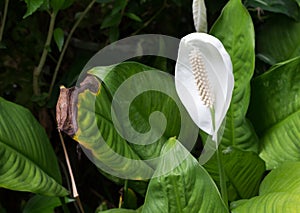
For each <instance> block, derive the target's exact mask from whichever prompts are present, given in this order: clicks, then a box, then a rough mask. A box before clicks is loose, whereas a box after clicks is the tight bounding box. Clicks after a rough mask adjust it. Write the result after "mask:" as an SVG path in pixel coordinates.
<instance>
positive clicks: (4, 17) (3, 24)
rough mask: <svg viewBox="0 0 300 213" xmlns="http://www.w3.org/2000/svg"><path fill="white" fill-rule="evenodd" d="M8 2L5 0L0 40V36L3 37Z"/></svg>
mask: <svg viewBox="0 0 300 213" xmlns="http://www.w3.org/2000/svg"><path fill="white" fill-rule="evenodd" d="M8 3H9V0H5V4H4V11H3V18H2V22H1V27H0V42H1V41H2V38H3V32H4V26H5V22H6V17H7V11H8Z"/></svg>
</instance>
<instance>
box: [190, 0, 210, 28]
mask: <svg viewBox="0 0 300 213" xmlns="http://www.w3.org/2000/svg"><path fill="white" fill-rule="evenodd" d="M192 9H193V19H194V25H195V29H196V31H197V32H203V33H206V32H207V20H206V7H205V2H204V0H193V8H192Z"/></svg>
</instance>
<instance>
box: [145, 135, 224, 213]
mask: <svg viewBox="0 0 300 213" xmlns="http://www.w3.org/2000/svg"><path fill="white" fill-rule="evenodd" d="M170 151H171V152H172V153H173V161H170V160H169V159H163V160H162V161H161V162H160V163H159V166H158V168H157V170H156V171H155V172H160V173H161V171H160V170H165V169H166V168H168V167H169V164H172V163H174V162H176V161H177V160H180V158H179V156H180V155H186V152H188V151H187V150H186V149H185V148H184V147H183V146H182V145H181V144H180V143H178V141H177V140H176V139H175V138H171V139H169V140H168V142H167V143H166V144H165V145H164V147H163V149H162V151H161V155H164V154H166V153H167V152H170ZM157 211H159V212H162V213H164V212H165V213H173V212H174V213H177V212H198V213H200V212H227V210H226V207H225V205H224V203H223V201H222V199H221V196H220V194H219V192H218V189H217V187H216V185H215V183H214V182H213V180H212V179H211V177H210V176H209V174H208V173H207V172H206V170H205V169H204V168H203V167H202V166H200V164H199V163H198V162H197V160H196V159H195V158H194V157H193V156H192V155H191V154H189V153H188V155H187V157H186V159H185V160H184V161H183V162H181V163H180V165H179V166H178V167H176V168H175V169H174V170H172V171H170V172H169V173H167V174H165V175H162V176H158V177H155V178H153V179H151V180H150V183H149V188H148V191H147V195H146V200H145V204H144V206H143V209H142V212H143V213H148V212H149V213H150V212H151V213H152V212H157Z"/></svg>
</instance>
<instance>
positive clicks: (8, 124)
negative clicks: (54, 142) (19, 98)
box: [0, 98, 68, 196]
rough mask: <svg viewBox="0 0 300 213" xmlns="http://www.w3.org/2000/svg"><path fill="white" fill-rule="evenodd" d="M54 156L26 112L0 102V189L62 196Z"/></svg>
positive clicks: (11, 104) (36, 124)
mask: <svg viewBox="0 0 300 213" xmlns="http://www.w3.org/2000/svg"><path fill="white" fill-rule="evenodd" d="M60 184H61V176H60V171H59V167H58V163H57V160H56V156H55V153H54V151H53V149H52V147H51V144H50V142H49V140H48V137H47V135H46V133H45V131H44V129H43V128H42V127H41V126H40V124H39V123H38V122H37V121H36V120H35V119H34V117H33V116H32V114H31V113H30V112H29V110H27V109H25V108H23V107H21V106H19V105H16V104H14V103H11V102H8V101H5V100H4V99H3V98H0V187H4V188H8V189H12V190H18V191H30V192H34V193H39V194H43V195H50V196H65V195H67V194H68V192H67V190H66V189H65V188H64V187H62V186H61V185H60Z"/></svg>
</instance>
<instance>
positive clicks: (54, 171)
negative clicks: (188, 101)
mask: <svg viewBox="0 0 300 213" xmlns="http://www.w3.org/2000/svg"><path fill="white" fill-rule="evenodd" d="M205 3H206V7H207V22H208V33H209V34H211V35H213V36H215V37H217V38H218V39H219V40H220V41H221V42H222V43H223V45H224V47H225V48H226V50H227V51H228V53H229V55H230V57H231V60H232V65H233V73H234V78H235V84H234V91H233V95H232V100H231V103H230V107H229V110H228V112H227V115H226V124H225V126H224V134H223V137H222V140H221V145H220V149H221V155H222V158H223V162H224V171H223V172H224V174H223V175H224V176H225V178H226V186H227V196H228V206H229V207H227V203H226V202H225V203H224V200H222V197H221V195H220V181H219V180H220V178H219V176H220V173H219V170H218V165H217V159H216V158H217V157H216V156H213V157H212V158H211V159H210V160H209V161H208V162H207V163H206V164H204V165H203V166H201V165H200V164H199V163H198V161H197V158H199V155H200V153H201V149H202V147H203V143H204V142H205V141H206V140H207V138H208V137H209V136H207V135H206V134H205V133H204V132H200V133H199V137H198V140H197V144H196V146H195V147H194V148H193V150H192V151H191V153H189V152H187V151H186V149H185V148H184V147H182V146H181V145H180V144H179V143H178V142H177V141H176V140H175V138H176V137H178V132H179V130H178V129H180V113H181V111H180V107H179V109H175V110H174V108H176V104H175V103H174V102H173V100H171V98H169V97H167V96H166V95H162V94H160V93H157V92H154V91H151V92H149V93H146V94H143V95H140V96H139V99H136V100H135V101H134V102H133V103H132V107H131V108H130V110H131V111H130V113H131V114H130V116H131V117H130V118H131V119H132V125H133V126H134V127H135V128H136V129H137V130H139V131H140V132H146V131H147V130H148V129H149V125H148V123H147V122H145V121H147V119H148V117H149V115H150V114H151V112H153V111H161V112H163V113H164V114H165V116H166V118H167V121H168V125H167V126H166V132H165V133H164V134H163V136H162V137H161V138H159V140H158V142H157V143H156V144H151V145H149V146H147V149H141V148H140V147H139V146H135V145H130V144H129V143H128V142H127V141H126V140H125V139H123V138H122V137H121V136H120V135H118V133H117V131H116V130H115V128H114V127H113V126H112V125H111V121H112V119H113V118H112V117H111V115H110V113H111V112H110V110H108V109H110V105H111V103H112V97H111V94H110V93H112V94H114V93H115V91H116V89H117V88H118V86H120V84H121V83H122V82H124V81H125V80H126V79H128V78H129V77H130V76H132V75H134V74H138V73H139V72H141V71H142V70H146V69H149V66H150V67H153V72H156V71H163V72H167V73H170V74H174V66H175V63H174V61H171V60H169V59H166V58H163V57H155V56H147V57H145V56H144V57H137V58H134V59H133V60H134V61H135V62H125V63H121V64H119V65H116V66H114V67H113V68H112V67H105V66H103V67H95V68H93V69H91V70H89V71H88V73H89V74H90V75H91V76H94V77H95V78H97V79H98V81H99V82H98V83H99V85H101V93H94V92H92V91H89V90H84V91H83V92H82V93H79V94H78V99H80V100H81V102H80V103H81V104H79V106H78V116H79V117H80V116H81V120H82V121H83V122H82V124H81V125H79V127H78V131H77V132H76V133H75V134H74V135H72V137H68V136H66V135H65V137H64V139H65V142H66V146H67V150H68V153H69V155H70V161H71V165H72V168H73V172H74V176H75V179H76V183H77V186H78V191H79V194H80V199H81V203H82V205H83V207H84V210H85V212H102V211H106V212H228V211H232V212H236V213H239V212H274V211H275V210H276V211H277V212H298V211H300V209H299V204H298V203H299V202H300V197H299V191H300V176H299V175H300V174H299V171H300V152H299V147H300V129H299V126H300V117H299V113H300V86H299V82H300V39H299V32H300V22H299V21H300V1H299V0H288V1H270V0H260V1H258V0H245V1H241V0H229V1H226V0H222V1H220V0H208V1H206V2H205ZM191 5H192V1H191V0H188V1H187V0H163V1H161V0H151V1H150V0H137V1H129V0H84V1H79V0H35V1H34V0H25V1H16V0H5V1H2V2H1V5H0V9H1V13H0V18H1V26H0V48H1V49H0V62H1V63H0V96H1V97H0V213H2V212H3V213H5V212H31V213H32V212H53V211H54V209H55V212H76V211H77V212H80V210H79V207H78V202H75V200H74V199H72V196H71V193H70V191H71V187H70V182H69V174H68V171H67V168H66V164H65V157H64V153H63V148H62V146H61V142H60V139H59V136H58V133H57V128H56V120H55V105H56V103H57V99H58V95H59V86H60V85H64V86H65V87H72V86H74V85H75V83H76V81H77V79H78V76H79V75H80V73H81V71H82V69H83V67H84V65H85V64H86V63H87V61H88V60H89V59H90V58H91V57H92V56H93V55H94V54H95V53H96V52H97V51H99V50H100V49H101V48H103V47H105V46H106V45H108V44H110V43H112V42H114V41H117V40H118V39H122V38H125V37H128V36H132V35H138V34H147V33H155V34H164V35H169V36H173V37H177V38H181V37H183V36H185V35H187V34H188V33H191V32H194V31H195V30H194V25H193V17H192V7H191ZM151 69H152V68H151ZM120 70H127V72H125V73H122V74H120ZM103 72H105V73H106V72H107V73H109V75H107V76H105V78H104V77H103V76H102V73H103ZM164 86H165V87H169V88H173V87H174V82H172V81H166V82H164ZM174 91H175V90H174ZM88 97H93V98H94V99H93V100H94V101H95V102H92V103H91V102H90V100H91V99H89V98H88ZM94 103H95V104H94ZM90 107H93V108H95V110H96V112H97V113H96V114H97V117H96V118H94V117H91V116H90V114H89V108H90ZM177 107H178V106H177ZM170 109H172V111H171V110H170ZM93 128H96V129H97V130H99V132H101V133H102V135H103V136H104V137H105V139H106V142H107V145H108V147H110V148H111V149H112V150H114V151H116V152H117V153H121V154H122V155H124V156H126V157H130V158H134V159H142V160H145V159H148V158H153V157H157V156H161V155H163V154H165V153H167V152H168V151H169V150H172V149H175V151H176V155H175V156H176V158H174V159H173V160H174V161H176V160H178V159H179V158H180V157H181V156H182V155H184V156H187V157H186V158H185V160H184V161H183V162H182V163H181V164H180V165H178V167H176V168H174V169H173V170H171V171H169V172H168V173H167V174H164V175H159V176H158V175H157V176H156V175H155V174H159V173H160V172H161V171H164V170H165V169H166V168H169V164H170V163H169V162H168V161H166V160H162V161H161V162H159V163H158V167H157V168H156V170H155V171H154V170H153V168H152V167H151V165H148V164H147V165H145V167H146V168H147V172H149V174H153V175H154V176H155V177H154V178H152V179H150V180H143V181H133V180H129V181H127V180H124V179H122V178H117V177H113V176H112V175H109V174H107V173H106V172H104V171H102V170H101V169H99V168H97V167H96V166H95V165H94V164H93V163H91V162H90V161H89V160H88V159H87V157H86V156H85V154H84V152H83V151H82V149H81V147H85V148H86V147H88V149H89V150H91V151H92V153H93V154H92V155H93V157H94V158H97V159H101V160H103V161H111V155H110V152H106V151H105V152H104V151H103V149H101V148H100V149H99V147H98V146H97V144H96V142H95V141H97V140H98V139H97V138H96V139H95V136H94V135H89V133H90V132H89V129H93ZM108 129H109V130H108ZM79 144H80V145H81V146H79ZM114 163H115V164H117V165H118V164H119V165H121V166H120V167H121V168H120V171H121V170H122V169H124V168H130V165H126V163H124V164H122V163H123V162H114ZM127 166H128V167H127ZM117 172H119V171H117ZM130 172H132V173H134V171H131V170H130ZM117 208H119V209H117ZM108 209H112V210H108Z"/></svg>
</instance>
